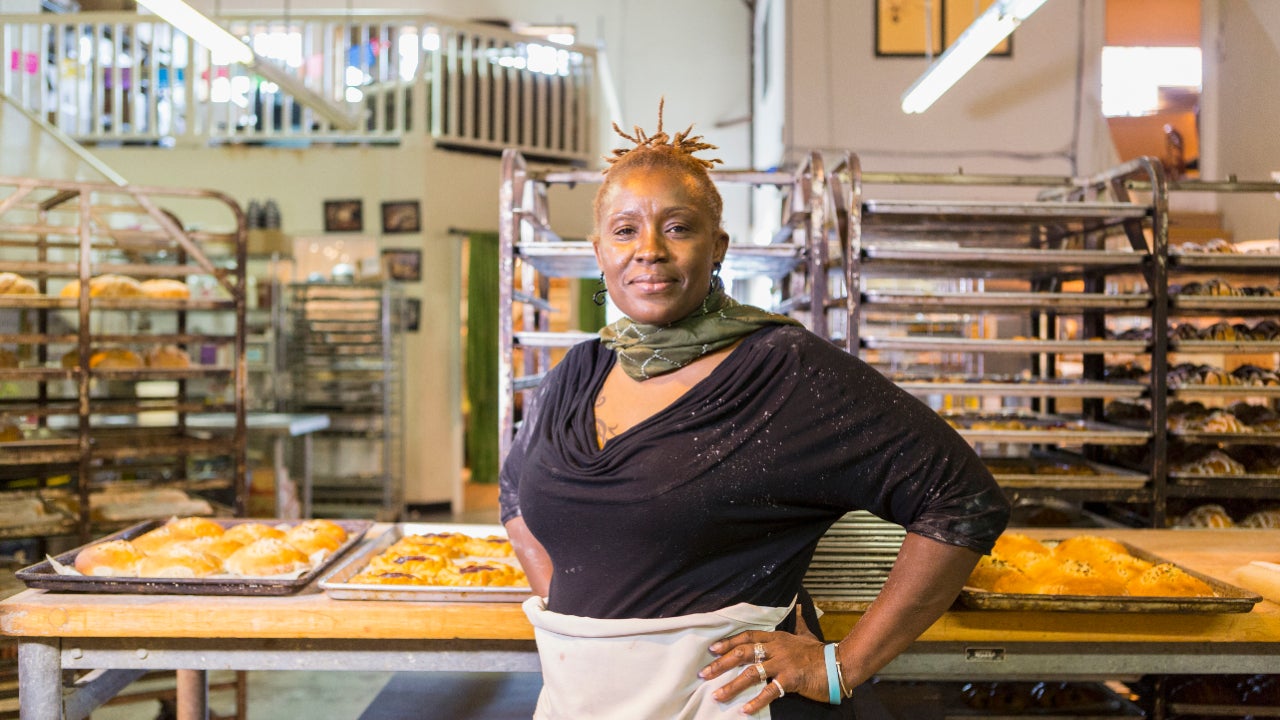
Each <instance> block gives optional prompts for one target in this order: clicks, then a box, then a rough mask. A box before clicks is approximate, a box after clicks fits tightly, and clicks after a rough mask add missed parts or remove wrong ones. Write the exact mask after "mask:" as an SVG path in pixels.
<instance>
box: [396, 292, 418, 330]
mask: <svg viewBox="0 0 1280 720" xmlns="http://www.w3.org/2000/svg"><path fill="white" fill-rule="evenodd" d="M421 325H422V301H421V300H419V299H418V298H400V331H401V332H418V328H419V327H421Z"/></svg>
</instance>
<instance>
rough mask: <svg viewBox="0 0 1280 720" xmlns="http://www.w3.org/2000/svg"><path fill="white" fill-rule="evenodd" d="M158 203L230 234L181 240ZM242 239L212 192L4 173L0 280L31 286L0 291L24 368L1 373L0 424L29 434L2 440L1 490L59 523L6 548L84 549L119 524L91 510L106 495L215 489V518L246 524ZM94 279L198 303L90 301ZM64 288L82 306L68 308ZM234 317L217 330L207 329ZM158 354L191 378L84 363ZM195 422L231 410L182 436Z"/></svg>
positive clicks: (15, 531) (238, 218)
mask: <svg viewBox="0 0 1280 720" xmlns="http://www.w3.org/2000/svg"><path fill="white" fill-rule="evenodd" d="M165 206H172V207H175V208H179V207H184V208H187V207H189V208H199V209H200V210H201V211H202V212H203V213H204V214H208V213H210V212H217V213H223V214H225V215H226V216H227V217H229V223H228V225H229V226H231V227H234V228H235V230H234V231H232V232H229V233H207V232H188V231H186V230H184V229H183V228H182V227H181V226H180V223H179V222H177V221H176V220H175V216H173V215H171V214H170V213H169V211H168V210H166V209H164V207H165ZM244 238H245V222H244V216H243V214H242V213H241V211H240V209H239V207H238V206H237V205H236V203H235V202H234V201H232V200H231V199H230V198H228V197H226V196H225V195H222V194H220V193H216V192H211V191H202V190H185V189H172V188H153V187H141V186H123V187H122V186H116V185H110V184H100V183H86V182H69V181H57V180H45V179H37V178H16V177H0V271H9V272H14V273H19V274H21V275H23V276H24V277H26V278H27V279H29V280H31V281H32V282H33V283H34V284H35V286H36V290H37V292H36V293H34V294H25V295H13V294H9V295H0V315H4V316H7V317H8V318H9V320H10V324H8V325H7V326H5V327H3V328H0V348H6V349H9V350H10V351H11V352H13V353H14V354H15V355H16V356H17V357H18V358H19V363H18V367H16V368H12V367H11V368H4V369H0V387H3V388H4V391H3V392H2V393H0V417H8V418H11V419H16V420H17V421H18V424H19V425H20V426H21V427H22V429H23V437H22V439H20V440H17V441H14V442H7V443H0V478H3V479H4V487H5V490H4V491H3V492H5V493H6V494H8V495H10V497H13V496H18V497H28V498H34V499H36V500H37V501H39V502H41V503H44V504H45V505H46V507H47V508H48V509H50V510H51V511H53V512H50V514H49V517H50V521H49V522H46V523H42V524H39V525H37V526H28V527H17V528H7V529H5V530H3V531H0V532H3V535H4V536H5V537H28V538H30V537H48V536H56V535H70V534H76V535H78V536H80V538H82V539H87V538H89V537H90V536H92V535H94V534H98V533H101V532H104V531H107V530H110V529H113V528H115V527H116V526H118V525H120V523H119V522H116V523H114V524H113V523H112V522H110V521H98V520H97V519H95V518H94V517H93V514H92V513H91V503H90V495H91V493H93V492H95V491H99V490H103V489H106V488H111V489H122V490H135V489H151V490H155V489H159V488H174V489H181V490H183V491H194V492H200V493H212V495H211V497H210V499H211V500H213V501H214V503H215V504H214V507H215V509H216V508H217V507H219V506H221V507H223V508H226V511H227V512H235V513H237V514H240V513H243V510H244V504H245V501H246V499H247V471H246V453H245V436H246V431H245V405H244V393H245V367H244V344H245V333H244V324H245V323H244V318H245V292H244V288H245V274H244V265H245V262H244V259H245V242H244ZM104 274H121V275H128V276H130V277H133V278H136V279H139V280H145V279H149V278H169V279H177V280H182V281H185V282H187V283H188V285H189V287H197V288H199V291H198V292H196V291H193V292H192V296H191V297H190V298H186V299H152V298H147V297H120V298H108V297H94V296H93V294H92V293H91V291H90V282H91V280H92V279H93V278H95V277H98V276H101V275H104ZM72 284H78V286H79V287H78V290H79V292H78V296H77V297H65V296H63V294H62V293H61V292H60V290H61V288H62V287H63V286H66V285H72ZM228 319H229V324H230V326H231V327H229V328H224V329H223V330H221V331H220V332H204V331H202V329H201V328H202V327H205V328H207V327H209V326H212V325H216V324H219V323H220V324H222V325H224V326H226V325H227V324H228V322H227V321H228ZM161 345H177V346H179V347H181V348H185V349H186V351H187V353H188V355H190V356H191V364H190V366H189V367H183V368H175V369H170V368H164V367H140V368H132V369H106V368H98V367H93V366H92V363H91V358H92V357H93V354H94V353H95V351H98V350H100V349H104V348H106V347H115V346H126V347H129V348H135V349H137V350H139V351H143V350H145V349H153V348H156V347H158V346H161ZM66 348H70V350H69V351H68V352H66V353H65V354H61V351H62V350H63V349H66ZM205 348H208V349H209V352H208V353H207V357H202V355H205V354H206V353H201V352H200V349H205ZM60 355H61V356H60ZM155 381H166V385H167V387H165V388H162V389H160V390H159V391H158V392H155V393H152V394H153V395H154V396H150V397H149V396H147V395H148V394H147V393H144V392H142V390H143V388H144V387H152V388H154V386H155ZM148 384H149V385H148ZM204 412H223V413H231V414H232V418H233V422H232V423H231V427H230V428H229V430H228V431H227V432H220V433H203V432H197V431H195V430H193V429H191V428H189V427H188V425H187V420H188V417H189V416H191V415H192V414H193V413H204ZM228 505H230V507H227V506H228Z"/></svg>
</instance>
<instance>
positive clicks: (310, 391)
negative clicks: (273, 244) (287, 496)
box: [286, 283, 404, 521]
mask: <svg viewBox="0 0 1280 720" xmlns="http://www.w3.org/2000/svg"><path fill="white" fill-rule="evenodd" d="M399 303H400V297H399V294H398V293H396V292H395V291H394V289H393V287H392V286H391V285H390V284H382V283H355V284H351V283H348V284H339V283H294V284H291V285H289V307H288V314H289V317H290V328H289V334H288V340H287V344H286V346H287V347H286V353H287V355H288V358H289V369H290V370H289V372H290V376H291V379H290V386H291V391H290V392H291V400H290V402H289V405H290V409H291V410H292V411H294V412H323V413H325V414H327V415H329V418H330V425H329V428H328V429H326V430H323V431H321V432H319V433H317V434H316V435H315V436H314V442H315V450H314V452H315V454H316V457H317V463H316V465H317V467H326V468H327V470H325V471H321V472H316V473H315V474H314V488H303V498H302V505H303V513H304V515H308V514H312V513H320V514H322V515H324V516H325V517H373V518H375V519H377V520H381V521H394V520H396V519H398V518H399V516H400V514H401V512H402V505H403V500H402V497H403V487H404V447H403V446H404V432H403V427H402V425H403V422H404V412H403V407H402V406H403V389H402V382H401V374H402V372H403V370H402V365H403V356H402V350H401V337H400V335H401V333H400V328H399V324H398V322H397V320H396V318H397V317H398V310H399ZM348 451H352V452H348ZM324 458H330V461H328V462H326V461H325V460H324ZM370 460H371V461H372V462H369V461H370Z"/></svg>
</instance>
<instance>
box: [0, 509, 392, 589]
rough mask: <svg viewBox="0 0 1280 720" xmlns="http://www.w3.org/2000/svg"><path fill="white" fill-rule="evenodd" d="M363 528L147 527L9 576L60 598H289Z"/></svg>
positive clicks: (273, 523)
mask: <svg viewBox="0 0 1280 720" xmlns="http://www.w3.org/2000/svg"><path fill="white" fill-rule="evenodd" d="M372 524H373V523H372V522H371V521H369V520H323V519H314V520H274V519H261V520H254V519H241V518H234V519H233V518H206V517H200V516H188V517H180V518H179V517H175V518H171V519H169V520H168V521H164V520H147V521H144V522H140V523H138V524H136V525H133V526H130V527H128V528H125V529H124V530H121V531H119V532H116V533H113V534H111V535H108V536H106V537H104V538H101V539H99V540H95V541H93V542H91V543H88V544H86V545H83V546H81V547H79V548H76V549H74V550H69V551H67V552H64V553H62V554H60V555H57V556H56V557H47V558H46V559H45V560H44V561H43V562H40V563H37V564H35V565H32V566H30V567H26V568H23V569H22V570H19V571H18V572H17V573H16V576H17V578H18V579H19V580H22V581H23V582H25V583H26V584H27V587H32V588H39V589H43V590H57V591H63V592H94V593H137V594H145V595H150V594H162V595H289V594H292V593H295V592H297V591H298V590H301V589H302V588H303V587H305V586H306V585H308V584H310V583H311V582H312V581H314V580H315V579H316V578H317V577H319V576H320V575H321V574H322V573H323V572H324V571H326V570H327V569H329V568H330V567H331V566H332V565H333V563H334V562H336V561H337V560H338V559H339V558H340V557H342V556H343V554H344V553H346V552H347V551H348V550H350V549H351V548H353V547H355V546H356V545H357V544H358V543H359V542H360V540H361V539H362V538H363V537H364V534H365V532H367V531H368V529H369V527H370V526H371V525H372Z"/></svg>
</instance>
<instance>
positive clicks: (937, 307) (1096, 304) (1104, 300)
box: [863, 290, 1274, 311]
mask: <svg viewBox="0 0 1280 720" xmlns="http://www.w3.org/2000/svg"><path fill="white" fill-rule="evenodd" d="M863 300H864V301H865V302H866V303H867V304H868V305H877V306H888V305H893V306H898V307H901V308H904V309H909V308H924V309H926V310H930V311H948V310H951V309H952V308H957V307H963V308H997V309H999V308H1009V309H1031V310H1037V309H1046V310H1053V309H1059V310H1065V309H1070V308H1079V309H1095V310H1138V309H1142V308H1146V307H1147V306H1148V305H1150V304H1151V295H1150V294H1145V293H1144V294H1137V293H1135V294H1132V295H1128V294H1126V295H1109V294H1104V293H1051V292H982V293H963V292H911V291H905V290H868V291H866V292H864V293H863ZM1273 300H1274V299H1273Z"/></svg>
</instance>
